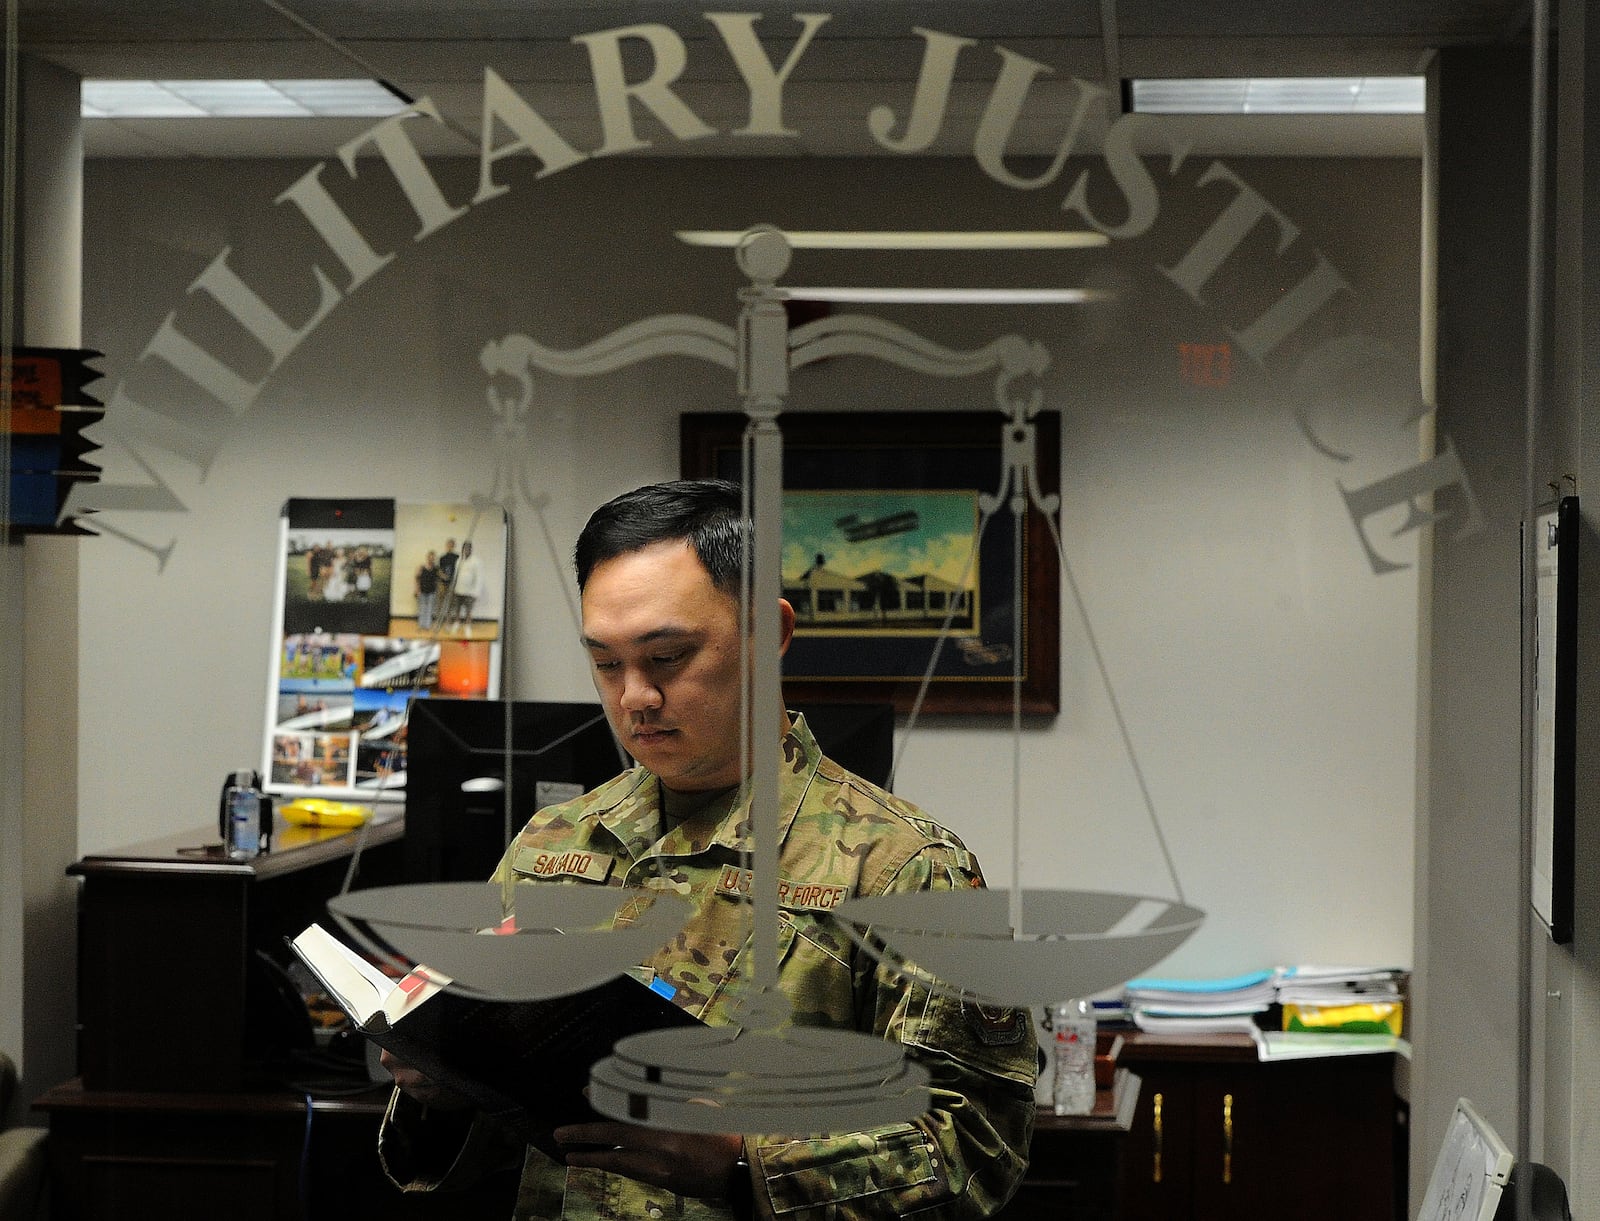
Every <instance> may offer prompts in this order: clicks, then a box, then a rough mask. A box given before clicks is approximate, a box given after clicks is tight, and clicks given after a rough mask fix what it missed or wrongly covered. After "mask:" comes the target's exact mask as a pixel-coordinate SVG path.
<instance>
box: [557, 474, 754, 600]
mask: <svg viewBox="0 0 1600 1221" xmlns="http://www.w3.org/2000/svg"><path fill="white" fill-rule="evenodd" d="M750 537H751V530H750V522H749V519H748V518H746V517H745V516H744V511H743V502H742V493H741V491H740V489H739V485H738V484H737V483H730V482H729V481H728V480H726V479H677V480H673V481H672V482H670V483H652V484H648V485H646V486H645V487H642V488H637V489H635V490H634V491H632V492H624V493H623V494H622V495H621V496H618V497H616V498H615V499H613V500H608V501H607V502H606V503H605V504H603V505H601V506H600V507H599V508H598V509H596V510H595V511H594V512H593V513H592V514H591V515H590V517H589V521H588V524H587V525H585V526H584V527H583V532H582V533H581V534H579V535H578V542H577V545H576V546H574V547H573V549H572V566H573V569H574V570H575V571H576V572H577V575H578V589H579V591H580V592H581V591H582V590H583V587H584V586H585V585H587V584H588V583H589V574H590V573H591V572H593V571H594V569H595V566H596V565H598V564H603V563H604V562H605V561H607V560H612V559H615V558H616V557H617V556H619V555H627V554H628V553H629V552H633V551H638V550H640V549H642V548H644V547H648V546H650V545H651V544H652V543H663V542H671V541H673V540H676V539H682V540H684V541H685V542H687V543H688V544H689V545H690V546H691V547H693V548H694V553H695V555H696V556H698V557H699V559H700V563H701V564H703V565H704V566H705V570H706V572H707V573H708V574H710V576H711V583H712V584H713V585H714V586H716V587H717V588H718V589H720V590H722V591H723V592H724V593H726V594H731V595H732V596H733V597H735V598H737V597H738V596H739V584H740V571H741V569H742V567H743V563H744V548H745V544H746V541H747V540H748V539H749V538H750Z"/></svg>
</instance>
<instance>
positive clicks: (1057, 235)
mask: <svg viewBox="0 0 1600 1221" xmlns="http://www.w3.org/2000/svg"><path fill="white" fill-rule="evenodd" d="M745 233H746V230H743V229H680V230H679V231H678V240H679V241H681V242H686V243H688V244H689V245H691V246H719V247H735V246H737V245H738V244H739V243H740V241H741V240H743V238H744V235H745ZM783 236H784V238H785V239H786V240H787V241H788V243H789V245H790V246H791V247H792V248H794V249H796V250H1076V249H1083V248H1086V247H1091V246H1104V245H1106V244H1107V243H1108V241H1109V240H1110V239H1109V238H1107V237H1106V235H1105V234H1103V233H1089V232H1082V231H1073V230H1041V231H1031V230H1017V231H1011V230H971V231H948V232H937V231H926V232H923V231H915V230H849V231H843V230H821V229H807V230H788V229H785V230H784V231H783Z"/></svg>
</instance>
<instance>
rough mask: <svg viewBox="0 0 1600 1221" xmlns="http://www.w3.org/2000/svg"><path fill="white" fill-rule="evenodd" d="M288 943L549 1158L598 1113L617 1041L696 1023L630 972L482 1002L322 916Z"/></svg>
mask: <svg viewBox="0 0 1600 1221" xmlns="http://www.w3.org/2000/svg"><path fill="white" fill-rule="evenodd" d="M290 945H291V947H292V948H293V950H294V952H295V953H296V954H298V955H299V956H300V959H301V960H302V961H303V962H304V963H305V964H306V966H307V967H309V968H310V969H311V972H312V974H314V975H315V976H316V977H317V979H318V980H319V981H321V983H322V986H323V987H324V988H326V989H327V990H328V995H329V996H331V997H332V998H333V1000H334V1001H335V1002H336V1003H337V1004H338V1005H339V1007H340V1008H341V1009H343V1010H344V1011H345V1013H347V1014H348V1015H349V1016H350V1020H351V1021H352V1022H353V1023H354V1024H355V1026H356V1027H357V1028H358V1029H359V1030H360V1031H361V1032H362V1033H363V1034H365V1035H366V1036H367V1037H368V1038H369V1039H371V1040H372V1041H373V1042H374V1043H377V1044H378V1045H379V1046H380V1047H384V1048H386V1049H388V1050H389V1051H390V1052H391V1053H393V1054H394V1055H395V1056H396V1057H398V1058H399V1059H401V1060H403V1061H405V1063H407V1064H409V1065H410V1066H411V1067H413V1068H415V1069H417V1070H418V1071H419V1072H422V1073H424V1074H426V1075H427V1076H428V1077H431V1078H432V1079H433V1080H434V1081H436V1082H438V1083H439V1084H441V1085H445V1086H448V1087H449V1088H450V1089H452V1090H454V1091H455V1092H456V1093H458V1094H461V1095H462V1096H464V1097H466V1098H470V1099H471V1100H472V1101H473V1102H474V1103H475V1104H476V1105H477V1107H478V1108H479V1109H480V1110H481V1111H483V1112H484V1113H485V1114H487V1115H490V1116H493V1117H494V1118H496V1119H498V1120H500V1121H501V1122H503V1123H506V1124H508V1125H509V1126H511V1127H512V1128H513V1129H514V1130H515V1131H516V1132H517V1133H518V1134H519V1135H520V1136H521V1137H522V1139H524V1140H526V1141H528V1143H530V1144H533V1145H536V1146H538V1147H539V1148H541V1149H543V1150H544V1151H545V1152H547V1153H551V1155H552V1156H557V1155H556V1154H555V1153H554V1144H553V1142H552V1141H551V1140H550V1132H551V1130H552V1129H553V1128H557V1127H559V1126H561V1125H562V1124H567V1123H582V1122H586V1121H591V1120H595V1119H598V1118H600V1116H598V1115H597V1114H596V1113H595V1112H594V1111H593V1110H592V1109H591V1108H590V1107H589V1104H588V1102H587V1101H586V1100H585V1099H584V1096H583V1091H584V1087H586V1086H587V1085H588V1084H589V1068H590V1066H591V1065H592V1064H594V1062H595V1061H597V1060H600V1059H603V1058H604V1057H605V1056H608V1055H610V1054H611V1049H612V1047H613V1046H615V1044H616V1042H617V1040H618V1039H620V1038H623V1037H624V1036H626V1035H630V1034H638V1033H640V1032H642V1031H646V1030H656V1029H659V1028H661V1027H666V1026H694V1025H698V1024H699V1019H698V1018H696V1017H694V1016H693V1015H692V1014H690V1013H689V1012H688V1011H687V1010H685V1009H680V1008H679V1007H678V1006H677V1005H675V1004H673V1002H672V1000H671V999H670V989H669V988H668V985H666V984H665V983H662V982H660V981H657V982H656V983H655V984H644V983H641V982H640V981H639V980H637V979H634V978H633V977H632V976H630V975H618V976H616V977H615V978H613V979H610V980H608V981H607V982H605V983H603V984H600V985H598V986H597V987H593V988H589V989H586V990H585V991H582V992H575V993H572V994H570V995H568V996H558V997H553V998H551V999H548V1000H534V1001H503V1000H485V999H483V998H480V997H476V996H468V995H464V994H463V993H460V992H457V991H454V990H452V989H451V988H449V986H448V985H449V983H450V979H449V978H448V977H447V976H444V975H441V974H439V973H438V972H436V971H431V970H429V969H427V968H426V967H418V968H416V969H415V970H413V971H412V972H411V973H410V974H409V975H407V976H405V977H404V978H403V979H398V980H397V979H392V978H390V977H389V976H388V975H385V974H384V973H383V971H381V970H380V969H379V968H378V967H376V966H374V965H373V964H372V963H370V962H368V961H367V960H366V959H365V958H364V957H362V956H361V955H360V954H359V953H357V952H356V951H355V950H353V949H351V948H350V947H349V946H347V945H346V944H345V943H344V942H342V941H340V940H339V939H338V938H337V937H334V936H333V935H332V934H331V933H329V932H328V931H327V930H326V929H324V928H323V927H322V926H321V925H319V924H313V925H311V926H309V927H308V928H307V929H306V930H305V931H304V932H302V933H301V934H300V935H299V936H298V937H296V938H295V939H294V940H293V941H292V942H290Z"/></svg>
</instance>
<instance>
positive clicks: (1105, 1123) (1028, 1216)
mask: <svg viewBox="0 0 1600 1221" xmlns="http://www.w3.org/2000/svg"><path fill="white" fill-rule="evenodd" d="M1139 1089H1140V1082H1139V1078H1138V1077H1137V1076H1136V1075H1135V1074H1133V1073H1131V1072H1129V1071H1128V1070H1127V1069H1125V1068H1122V1069H1118V1070H1117V1073H1116V1078H1115V1080H1114V1082H1113V1083H1112V1085H1111V1087H1110V1088H1109V1089H1103V1090H1100V1091H1099V1092H1098V1093H1097V1094H1096V1096H1095V1107H1094V1111H1093V1113H1092V1114H1089V1115H1055V1114H1053V1113H1052V1112H1051V1111H1049V1110H1048V1109H1046V1108H1044V1107H1041V1108H1040V1109H1039V1114H1038V1117H1037V1118H1036V1119H1035V1120H1034V1126H1033V1144H1032V1146H1031V1148H1030V1151H1029V1156H1028V1173H1027V1175H1026V1177H1025V1178H1024V1179H1023V1180H1022V1184H1021V1186H1019V1187H1018V1188H1017V1192H1016V1194H1015V1195H1014V1196H1012V1197H1011V1200H1010V1202H1009V1203H1007V1205H1006V1207H1005V1208H1004V1209H1003V1210H1002V1211H1001V1213H1000V1217H1001V1218H1002V1221H1066V1219H1068V1218H1070V1219H1071V1221H1116V1218H1117V1217H1118V1216H1119V1215H1120V1213H1119V1210H1118V1202H1117V1188H1118V1179H1119V1177H1120V1176H1119V1167H1120V1165H1121V1159H1122V1146H1123V1142H1124V1141H1125V1140H1126V1138H1127V1134H1128V1130H1129V1127H1130V1126H1131V1124H1132V1123H1133V1116H1134V1108H1135V1106H1136V1104H1137V1103H1138V1099H1139Z"/></svg>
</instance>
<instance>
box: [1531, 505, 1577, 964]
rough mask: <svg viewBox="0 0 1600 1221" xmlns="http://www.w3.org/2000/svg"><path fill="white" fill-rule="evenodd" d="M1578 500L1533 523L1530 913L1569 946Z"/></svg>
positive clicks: (1575, 721) (1570, 938)
mask: <svg viewBox="0 0 1600 1221" xmlns="http://www.w3.org/2000/svg"><path fill="white" fill-rule="evenodd" d="M1578 523H1579V517H1578V498H1577V497H1576V496H1566V497H1563V498H1562V499H1561V501H1560V503H1559V504H1558V505H1557V506H1556V509H1555V511H1554V512H1553V513H1546V514H1543V515H1542V516H1540V517H1538V518H1537V519H1535V521H1534V556H1535V575H1536V581H1535V587H1536V598H1535V610H1534V638H1535V658H1534V679H1533V692H1534V695H1533V699H1534V732H1533V742H1534V747H1533V750H1534V755H1533V767H1534V805H1533V879H1532V881H1533V910H1534V912H1535V914H1536V915H1538V917H1539V919H1540V921H1541V922H1543V924H1544V926H1545V928H1546V929H1548V930H1549V932H1550V938H1551V940H1553V941H1556V942H1558V943H1565V942H1569V941H1571V940H1572V919H1573V910H1572V909H1573V885H1574V872H1573V835H1574V825H1573V816H1574V809H1575V805H1576V785H1577V741H1578V722H1577V715H1578V705H1577V699H1578V659H1577V650H1578V534H1579V524H1578Z"/></svg>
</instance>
